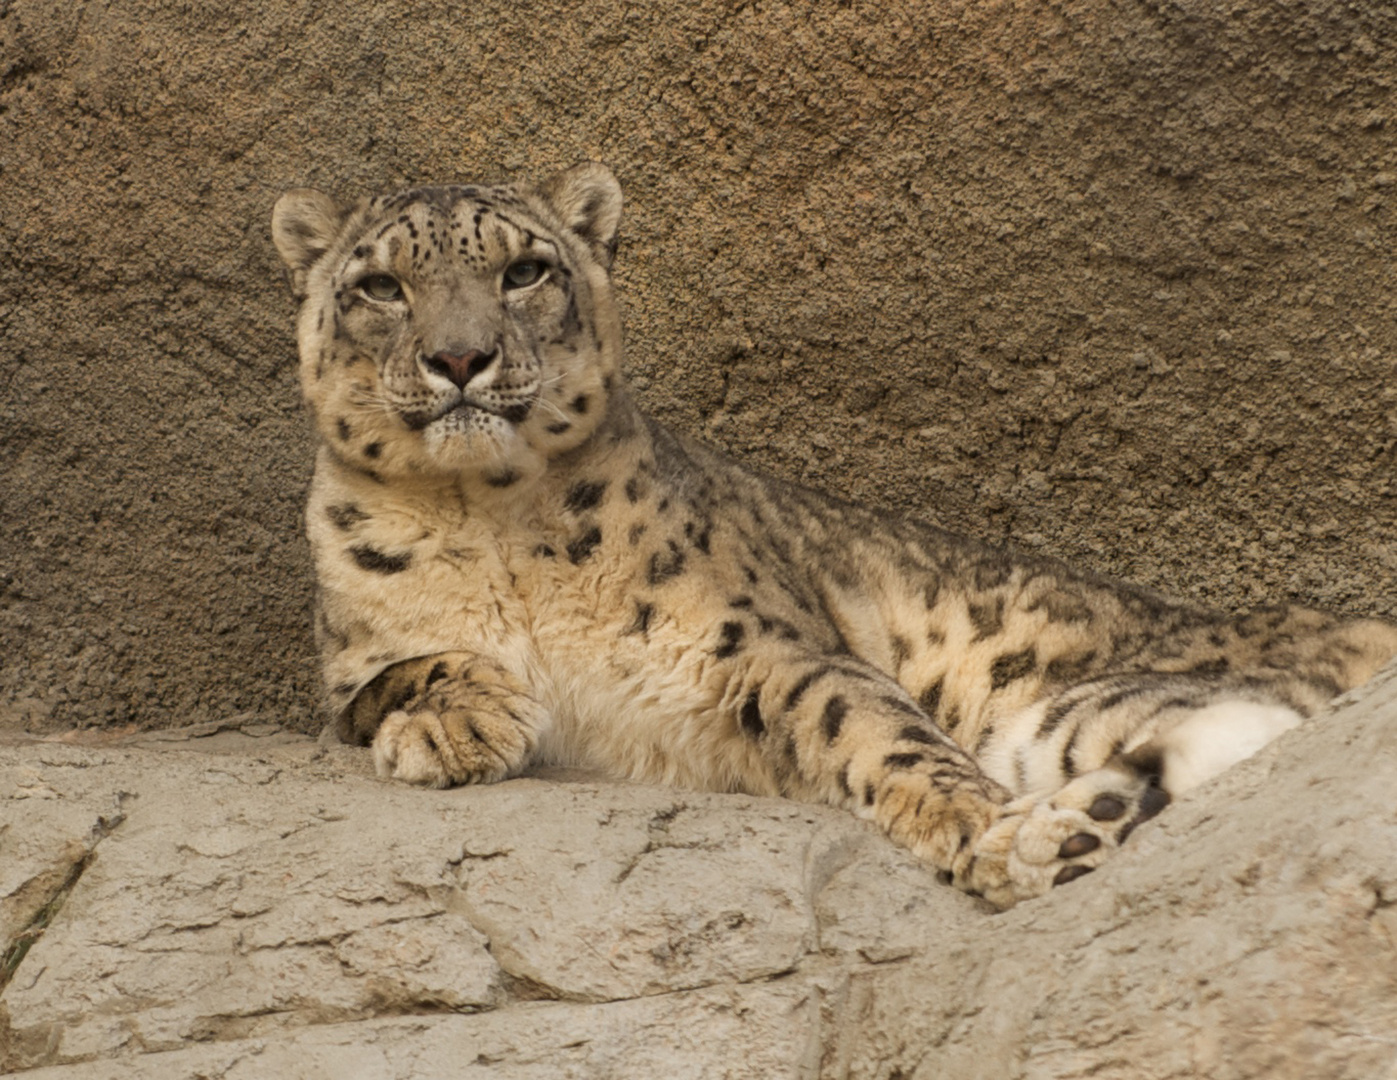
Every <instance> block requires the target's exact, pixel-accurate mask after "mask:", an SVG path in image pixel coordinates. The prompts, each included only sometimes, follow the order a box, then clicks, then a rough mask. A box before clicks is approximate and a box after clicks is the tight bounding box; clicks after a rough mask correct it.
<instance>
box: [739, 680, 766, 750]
mask: <svg viewBox="0 0 1397 1080" xmlns="http://www.w3.org/2000/svg"><path fill="white" fill-rule="evenodd" d="M741 720H742V730H743V731H745V732H746V733H747V734H748V735H750V736H751V737H752V738H754V739H760V738H761V737H762V736H763V735H765V734H766V724H765V723H764V722H763V721H762V710H761V706H760V705H759V704H758V701H757V691H755V690H753V691H752V692H751V693H750V694H748V695H747V700H746V701H744V702H743V703H742V715H741Z"/></svg>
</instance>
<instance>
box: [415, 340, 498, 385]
mask: <svg viewBox="0 0 1397 1080" xmlns="http://www.w3.org/2000/svg"><path fill="white" fill-rule="evenodd" d="M494 359H495V353H494V351H493V350H492V351H490V352H488V353H486V352H481V351H480V350H479V349H471V350H470V351H469V352H463V353H449V352H439V353H435V354H433V355H432V356H429V357H427V358H426V359H425V360H423V361H422V362H423V364H425V365H426V367H427V370H428V371H435V372H436V373H437V374H438V375H445V376H446V377H447V378H448V379H450V380H451V382H452V384H453V385H455V386H457V387H458V388H460V389H462V390H464V389H465V388H466V383H468V382H470V381H471V380H472V379H474V378H475V377H476V376H477V375H479V374H480V373H481V372H482V371H484V370H485V369H486V368H488V367H489V366H490V364H491V363H492V362H493V361H494Z"/></svg>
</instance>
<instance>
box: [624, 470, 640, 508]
mask: <svg viewBox="0 0 1397 1080" xmlns="http://www.w3.org/2000/svg"><path fill="white" fill-rule="evenodd" d="M626 501H627V502H630V503H637V502H639V501H640V477H638V476H632V477H631V478H630V479H629V480H627V481H626Z"/></svg>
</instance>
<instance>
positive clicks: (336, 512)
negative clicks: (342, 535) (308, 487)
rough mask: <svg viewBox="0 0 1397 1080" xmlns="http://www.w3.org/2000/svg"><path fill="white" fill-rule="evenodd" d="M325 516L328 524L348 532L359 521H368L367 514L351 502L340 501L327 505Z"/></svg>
mask: <svg viewBox="0 0 1397 1080" xmlns="http://www.w3.org/2000/svg"><path fill="white" fill-rule="evenodd" d="M325 516H326V517H327V518H329V519H330V524H332V525H334V527H335V528H337V529H339V530H340V531H341V532H348V531H349V530H350V529H352V528H354V526H355V525H358V524H359V522H361V521H368V520H369V515H368V514H366V513H364V511H362V510H360V509H359V508H358V507H357V506H355V505H354V504H353V503H341V504H339V505H337V506H327V507H326V508H325Z"/></svg>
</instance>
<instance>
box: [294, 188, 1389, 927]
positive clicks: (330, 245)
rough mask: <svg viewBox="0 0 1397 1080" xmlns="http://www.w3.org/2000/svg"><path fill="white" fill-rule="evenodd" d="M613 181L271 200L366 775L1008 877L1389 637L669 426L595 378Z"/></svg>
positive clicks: (1360, 665) (1135, 818)
mask: <svg viewBox="0 0 1397 1080" xmlns="http://www.w3.org/2000/svg"><path fill="white" fill-rule="evenodd" d="M620 209H621V195H620V191H619V188H618V187H617V185H616V181H615V179H614V178H613V177H612V176H611V174H610V173H609V172H607V171H606V170H605V169H604V168H602V167H601V166H598V165H583V166H580V167H578V168H576V169H573V170H571V171H569V172H566V173H564V174H562V175H560V176H557V177H555V178H553V179H551V180H549V181H547V182H545V183H543V184H542V185H540V186H537V187H531V186H527V185H515V186H498V187H433V188H420V189H414V190H411V191H404V192H401V193H398V194H393V195H385V196H378V197H375V198H371V199H365V200H362V201H359V202H356V203H352V204H341V203H338V202H336V201H334V200H332V199H330V198H328V197H327V196H324V195H321V194H319V193H316V192H309V191H299V192H292V193H290V194H288V195H286V196H285V197H283V198H282V200H281V201H280V202H279V203H278V204H277V208H276V211H275V215H274V220H273V231H274V235H275V239H276V242H277V246H278V248H279V250H280V251H281V253H282V255H283V257H284V259H285V261H286V263H287V265H288V267H289V269H290V273H291V280H292V284H293V286H294V288H295V290H296V291H297V293H298V295H299V296H300V298H301V301H302V302H301V310H300V317H299V338H300V350H301V380H302V387H303V391H304V396H305V399H306V401H307V403H308V404H309V407H310V410H311V413H312V415H313V417H314V420H315V429H316V432H317V434H318V443H319V449H318V453H317V459H316V469H315V480H314V483H313V485H312V489H311V494H310V503H309V508H308V511H307V517H306V521H307V526H308V531H309V534H310V539H311V543H312V546H313V549H314V554H315V563H316V569H317V576H318V581H319V591H318V594H319V606H318V614H317V620H316V625H317V631H318V637H319V642H320V648H321V651H322V655H323V662H324V673H325V685H326V688H327V701H328V706H329V710H330V712H331V714H332V715H333V717H334V718H335V722H336V724H337V725H338V730H339V733H340V734H341V736H343V737H344V738H346V739H349V740H353V741H358V742H362V743H370V742H372V744H373V747H374V754H375V759H376V761H377V763H378V767H379V769H380V770H381V771H382V772H383V773H384V774H386V775H391V776H396V777H399V778H402V779H404V780H407V781H411V782H414V783H420V784H433V785H448V784H459V783H470V782H477V781H491V780H497V779H500V778H503V777H507V776H512V775H516V774H518V773H520V772H522V771H523V770H524V769H526V768H527V767H528V766H529V765H531V764H534V763H538V762H559V763H573V764H579V765H585V766H591V767H596V768H599V769H604V770H607V771H609V772H611V773H613V774H617V775H620V776H628V777H634V778H638V779H645V780H650V781H656V782H660V783H667V784H677V785H685V786H689V787H694V788H703V789H710V790H718V791H746V792H754V793H758V794H768V795H783V796H787V797H790V798H794V799H803V800H809V801H815V802H823V803H829V804H833V805H835V806H842V807H846V808H848V809H849V810H851V811H853V812H854V813H856V814H858V815H859V816H861V817H865V818H868V819H870V820H872V821H875V822H876V823H877V824H878V825H879V826H881V827H882V828H883V829H884V830H886V832H887V833H888V834H889V835H891V836H892V837H893V838H894V839H895V840H897V841H899V842H901V843H903V844H905V845H907V846H908V847H910V848H911V849H912V850H913V851H915V852H916V853H917V854H918V855H920V856H922V857H923V858H925V859H926V860H927V861H929V862H930V863H931V864H932V865H933V866H935V867H937V868H939V869H940V870H942V871H945V872H946V873H947V874H948V875H949V876H950V878H951V879H952V880H953V881H954V882H955V883H956V884H958V885H959V886H960V887H962V888H964V889H967V890H969V891H972V892H976V893H979V894H982V895H984V896H986V897H987V898H988V899H990V900H991V901H992V902H993V903H995V904H997V905H999V906H1001V907H1002V906H1008V905H1009V904H1012V903H1014V902H1016V901H1017V900H1020V899H1024V898H1026V897H1031V896H1035V895H1038V894H1041V893H1043V892H1045V891H1047V890H1048V889H1050V888H1052V887H1053V886H1054V885H1058V884H1062V883H1064V882H1066V881H1070V880H1072V879H1073V878H1074V877H1077V876H1080V875H1081V874H1083V873H1085V872H1087V871H1089V870H1090V869H1092V868H1093V867H1095V866H1096V865H1098V864H1099V862H1100V861H1101V860H1102V859H1103V858H1105V857H1106V856H1107V855H1109V853H1110V852H1111V851H1112V850H1114V849H1115V848H1116V847H1117V846H1118V845H1119V844H1120V842H1121V841H1122V840H1124V839H1125V837H1126V835H1127V834H1128V833H1129V832H1130V831H1131V830H1132V829H1134V828H1135V827H1136V825H1138V823H1139V822H1140V821H1142V820H1144V819H1146V818H1148V817H1149V816H1151V815H1152V814H1154V813H1157V812H1158V811H1159V809H1160V808H1161V807H1162V806H1163V805H1164V804H1165V803H1166V802H1167V801H1168V800H1169V798H1170V797H1171V795H1173V794H1177V793H1178V792H1179V791H1180V790H1183V789H1184V788H1186V787H1188V786H1190V785H1191V784H1195V783H1198V782H1199V781H1200V780H1202V779H1206V778H1207V776H1209V775H1212V774H1213V773H1215V772H1217V771H1219V770H1220V769H1222V768H1225V767H1227V765H1229V764H1230V763H1231V762H1233V761H1235V760H1238V759H1239V758H1240V757H1243V756H1245V755H1246V754H1249V753H1251V752H1253V751H1254V750H1255V749H1256V748H1257V747H1259V746H1261V745H1263V744H1264V743H1265V742H1266V741H1268V740H1269V739H1271V738H1273V737H1274V736H1275V735H1277V734H1278V733H1280V732H1281V731H1283V730H1285V728H1287V727H1289V726H1291V725H1292V724H1294V723H1296V722H1298V721H1299V719H1300V718H1302V717H1304V716H1307V715H1309V714H1311V713H1313V712H1314V711H1315V710H1317V709H1319V708H1320V707H1322V706H1323V704H1324V703H1325V702H1326V701H1328V700H1329V699H1330V698H1332V697H1333V696H1334V695H1335V694H1337V693H1340V692H1341V691H1343V690H1345V689H1347V688H1349V687H1352V686H1354V685H1356V684H1358V683H1360V682H1362V681H1364V680H1366V679H1367V678H1368V677H1369V676H1370V675H1372V674H1373V672H1374V671H1376V669H1377V668H1378V667H1379V666H1380V665H1381V664H1382V663H1383V662H1385V661H1386V660H1387V659H1388V658H1390V657H1391V656H1393V655H1394V653H1397V629H1394V628H1393V627H1391V626H1389V625H1386V624H1383V623H1379V622H1376V621H1371V620H1344V619H1338V618H1334V617H1330V616H1327V615H1324V614H1320V613H1317V612H1313V611H1308V610H1303V609H1299V608H1285V607H1282V608H1275V609H1269V610H1265V611H1260V612H1254V613H1251V614H1248V615H1243V616H1233V615H1227V614H1223V613H1220V612H1216V611H1210V610H1206V609H1203V608H1199V607H1196V606H1193V605H1190V604H1186V603H1181V602H1177V601H1172V600H1167V599H1164V598H1161V597H1159V596H1156V595H1154V594H1153V593H1150V592H1146V591H1144V590H1142V589H1137V588H1133V587H1131V586H1128V585H1121V584H1115V583H1111V582H1107V581H1103V580H1100V579H1097V578H1095V577H1092V576H1090V575H1087V574H1082V573H1079V572H1076V571H1073V570H1071V569H1069V568H1067V567H1065V566H1063V565H1061V564H1059V563H1055V562H1051V561H1048V560H1043V559H1035V558H1028V557H1024V556H1019V555H1013V554H1008V553H1005V552H1003V551H1000V550H997V549H994V548H990V547H986V546H983V545H981V544H978V543H976V542H974V541H972V540H967V539H965V538H962V537H959V536H955V535H952V534H950V533H946V532H943V531H941V530H939V529H937V528H934V527H932V526H929V525H926V524H922V523H919V522H916V521H912V520H908V519H902V518H897V517H892V516H889V515H886V514H880V513H873V512H871V511H868V510H865V509H863V508H861V507H858V506H852V505H849V504H846V503H843V502H840V501H838V500H835V499H831V498H829V497H827V496H824V495H821V494H818V493H816V492H813V491H809V490H806V489H803V488H799V487H794V486H791V485H787V484H783V483H780V482H778V481H775V480H772V479H770V478H768V477H764V476H759V475H756V474H754V473H752V472H749V471H747V470H746V469H744V468H742V467H741V466H740V465H738V464H737V463H735V462H733V461H732V460H730V459H728V458H726V457H724V456H722V455H721V454H718V453H717V452H715V451H714V450H712V449H710V448H708V447H706V446H703V445H702V444H700V443H697V442H693V441H691V440H689V439H687V438H685V437H683V436H680V435H678V434H675V433H674V432H671V431H669V430H667V429H666V428H664V427H662V426H661V425H659V424H658V423H656V422H655V421H654V420H652V419H650V418H649V417H647V416H646V415H645V414H644V413H642V412H641V411H640V410H639V409H638V408H637V407H636V405H635V404H634V402H633V401H632V399H631V397H630V395H629V393H628V392H627V390H626V387H625V384H624V382H623V381H622V379H621V376H620V362H621V330H620V323H619V320H618V318H617V313H616V307H615V301H614V298H613V293H612V286H611V280H610V276H609V268H610V262H611V259H612V255H613V252H614V246H615V237H616V229H617V225H618V222H619V218H620Z"/></svg>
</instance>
